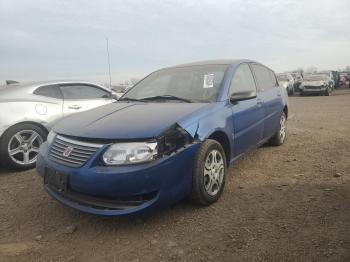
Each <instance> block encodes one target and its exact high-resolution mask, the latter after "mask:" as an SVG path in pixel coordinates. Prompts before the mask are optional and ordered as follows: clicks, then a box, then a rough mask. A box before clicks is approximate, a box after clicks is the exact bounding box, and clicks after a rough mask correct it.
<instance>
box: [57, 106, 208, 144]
mask: <svg viewBox="0 0 350 262" xmlns="http://www.w3.org/2000/svg"><path fill="white" fill-rule="evenodd" d="M207 105H208V104H207V103H141V102H140V103H122V102H116V103H112V104H108V105H105V106H101V107H98V108H95V109H92V110H88V111H85V112H82V113H78V114H74V115H71V116H69V117H66V118H64V119H62V120H61V121H59V122H58V123H57V124H56V125H55V126H54V127H53V130H54V131H55V132H56V133H58V134H62V135H68V136H75V137H84V138H96V139H116V140H117V139H140V138H153V137H157V136H158V135H160V134H161V133H162V132H164V131H166V130H167V129H168V128H169V127H171V126H172V125H174V124H176V123H177V122H178V121H180V120H183V119H186V117H187V116H189V115H191V114H192V113H194V112H195V111H198V110H199V109H201V108H203V107H205V106H207Z"/></svg>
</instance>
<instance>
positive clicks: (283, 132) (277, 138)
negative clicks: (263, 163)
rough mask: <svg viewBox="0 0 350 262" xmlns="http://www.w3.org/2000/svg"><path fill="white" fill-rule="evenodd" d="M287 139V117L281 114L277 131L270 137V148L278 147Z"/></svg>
mask: <svg viewBox="0 0 350 262" xmlns="http://www.w3.org/2000/svg"><path fill="white" fill-rule="evenodd" d="M286 137H287V116H286V114H285V113H284V112H283V113H282V115H281V118H280V123H279V126H278V130H277V131H276V133H275V134H274V136H273V137H271V139H270V141H269V143H270V144H271V145H272V146H280V145H282V144H283V143H284V141H285V140H286Z"/></svg>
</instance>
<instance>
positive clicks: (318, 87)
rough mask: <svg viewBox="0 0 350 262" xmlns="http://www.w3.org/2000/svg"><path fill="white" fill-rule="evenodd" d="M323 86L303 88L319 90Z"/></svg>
mask: <svg viewBox="0 0 350 262" xmlns="http://www.w3.org/2000/svg"><path fill="white" fill-rule="evenodd" d="M321 88H323V86H305V89H321Z"/></svg>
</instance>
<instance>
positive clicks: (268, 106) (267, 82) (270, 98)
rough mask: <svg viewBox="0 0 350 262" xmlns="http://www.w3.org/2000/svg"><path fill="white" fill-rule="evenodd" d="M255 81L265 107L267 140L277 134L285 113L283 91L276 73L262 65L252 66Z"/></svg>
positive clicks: (264, 135)
mask: <svg viewBox="0 0 350 262" xmlns="http://www.w3.org/2000/svg"><path fill="white" fill-rule="evenodd" d="M252 68H253V72H254V75H255V79H256V80H257V85H258V97H259V99H260V100H261V101H262V102H263V105H264V134H263V138H264V139H267V138H269V137H271V136H273V135H274V134H275V132H276V131H277V128H278V126H279V120H280V117H281V113H282V111H283V103H282V98H281V90H280V89H279V87H278V82H277V79H276V76H275V73H274V72H273V71H272V70H271V69H269V68H267V67H265V66H263V65H260V64H256V63H253V64H252Z"/></svg>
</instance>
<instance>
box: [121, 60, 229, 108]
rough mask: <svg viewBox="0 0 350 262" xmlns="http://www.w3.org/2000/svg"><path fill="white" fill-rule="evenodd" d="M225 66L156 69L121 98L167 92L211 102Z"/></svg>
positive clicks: (144, 96) (157, 94)
mask: <svg viewBox="0 0 350 262" xmlns="http://www.w3.org/2000/svg"><path fill="white" fill-rule="evenodd" d="M226 69H227V65H198V66H188V67H186V66H185V67H176V68H167V69H162V70H159V71H156V72H154V73H152V74H150V75H149V76H148V77H146V78H145V79H143V80H142V81H140V82H139V83H138V84H137V85H135V86H134V87H133V88H132V89H131V90H130V91H129V92H128V93H127V94H126V95H125V96H124V97H123V98H124V99H125V98H133V99H142V98H146V97H152V96H163V95H171V96H176V97H179V98H184V99H188V100H191V101H196V102H212V101H215V99H216V97H217V93H218V90H219V87H220V85H221V82H222V79H223V77H224V74H225V72H226Z"/></svg>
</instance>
